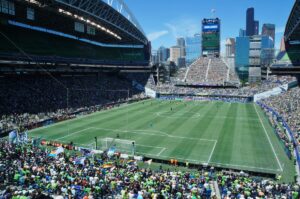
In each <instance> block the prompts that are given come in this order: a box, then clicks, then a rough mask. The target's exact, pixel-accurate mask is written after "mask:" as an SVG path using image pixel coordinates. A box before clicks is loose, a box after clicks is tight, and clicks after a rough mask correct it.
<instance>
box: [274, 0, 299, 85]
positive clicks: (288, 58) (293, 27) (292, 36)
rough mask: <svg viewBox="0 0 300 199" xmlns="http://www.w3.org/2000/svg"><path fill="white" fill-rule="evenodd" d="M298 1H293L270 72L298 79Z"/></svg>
mask: <svg viewBox="0 0 300 199" xmlns="http://www.w3.org/2000/svg"><path fill="white" fill-rule="evenodd" d="M299 35H300V1H298V0H297V1H295V4H294V6H293V8H292V10H291V13H290V16H289V18H288V21H287V24H286V27H285V31H284V39H283V41H282V42H281V49H280V52H279V54H278V55H277V59H276V63H274V64H273V65H272V67H271V72H272V74H277V75H294V76H296V77H297V78H298V81H299V80H300V40H299Z"/></svg>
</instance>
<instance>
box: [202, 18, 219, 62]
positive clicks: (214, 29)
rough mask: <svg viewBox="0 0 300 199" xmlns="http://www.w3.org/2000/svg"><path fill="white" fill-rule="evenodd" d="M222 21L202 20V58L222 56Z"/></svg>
mask: <svg viewBox="0 0 300 199" xmlns="http://www.w3.org/2000/svg"><path fill="white" fill-rule="evenodd" d="M220 39H221V20H220V19H219V18H215V19H203V20H202V56H215V57H219V56H220V50H221V44H220Z"/></svg>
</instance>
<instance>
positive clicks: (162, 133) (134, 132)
mask: <svg viewBox="0 0 300 199" xmlns="http://www.w3.org/2000/svg"><path fill="white" fill-rule="evenodd" d="M90 128H94V129H99V130H106V131H113V132H123V133H132V134H142V135H154V136H162V137H170V138H178V139H187V140H199V141H208V142H216V140H210V139H202V138H190V137H183V136H175V135H169V134H168V133H165V132H163V131H155V130H153V131H152V130H118V129H109V128H98V127H90ZM146 132H158V133H161V134H158V133H146Z"/></svg>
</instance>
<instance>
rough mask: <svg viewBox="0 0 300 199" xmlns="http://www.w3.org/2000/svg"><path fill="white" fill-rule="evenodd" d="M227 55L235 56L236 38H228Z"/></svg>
mask: <svg viewBox="0 0 300 199" xmlns="http://www.w3.org/2000/svg"><path fill="white" fill-rule="evenodd" d="M225 46H226V57H230V56H233V55H234V54H235V39H234V38H228V39H226V44H225Z"/></svg>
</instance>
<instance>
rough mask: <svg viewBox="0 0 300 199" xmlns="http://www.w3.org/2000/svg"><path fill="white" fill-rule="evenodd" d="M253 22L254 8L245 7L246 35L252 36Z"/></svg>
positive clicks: (253, 31)
mask: <svg viewBox="0 0 300 199" xmlns="http://www.w3.org/2000/svg"><path fill="white" fill-rule="evenodd" d="M254 28H255V24H254V8H248V9H247V16H246V36H252V35H254V33H255V30H254Z"/></svg>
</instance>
